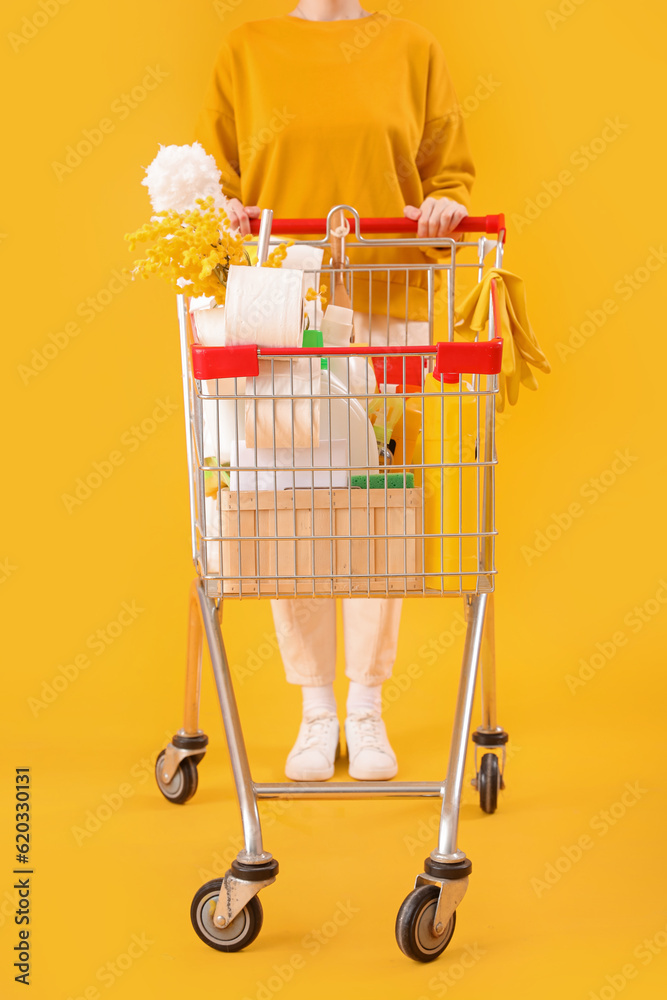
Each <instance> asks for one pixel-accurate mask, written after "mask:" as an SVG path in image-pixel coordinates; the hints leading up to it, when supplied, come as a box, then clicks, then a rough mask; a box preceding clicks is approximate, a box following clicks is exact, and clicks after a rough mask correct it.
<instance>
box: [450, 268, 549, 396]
mask: <svg viewBox="0 0 667 1000" xmlns="http://www.w3.org/2000/svg"><path fill="white" fill-rule="evenodd" d="M494 278H495V279H496V285H497V289H498V313H499V315H498V316H497V318H496V336H497V337H502V338H503V340H504V341H505V345H504V348H503V365H502V371H501V373H500V378H499V392H498V396H497V399H496V409H497V410H499V411H500V410H503V409H504V407H505V401H506V400H507V402H508V403H509V404H510V406H514V404H515V403H516V401H517V399H518V398H519V387H520V386H521V385H524V386H525V387H526V389H532V390H534V389H537V385H538V384H537V379H536V378H535V375H534V373H533V372H532V371H531V366H532V368H537V369H538V370H539V371H541V372H544V373H545V374H548V373H549V372H550V371H551V366H550V364H549V362H548V361H547V359H546V357H545V355H544V352H543V351H542V348H541V347H540V345H539V344H538V342H537V337H536V336H535V333H534V331H533V328H532V326H531V324H530V320H529V319H528V312H527V309H526V290H525V286H524V282H523V278H520V277H519V276H518V275H516V274H512V272H511V271H503V270H500V269H499V268H492V269H491V270H490V271H488V272H487V273H486V274H485V275H484V277H483V279H482V281H480V282H479V284H478V285H476V286H475V287H474V288H473V289H472V291H471V292H469V293H468V295H467V296H466V297H465V299H464V300H463V302H461V303H460V304H459V305H458V306H457V307H456V321H455V327H456V333H457V334H458V335H459V336H461V337H463V338H464V339H465V340H474V339H475V337H477V335H478V334H480V333H481V332H482V331H483V330H485V329H486V327H487V326H488V322H489V308H490V300H491V281H492V280H493V279H494Z"/></svg>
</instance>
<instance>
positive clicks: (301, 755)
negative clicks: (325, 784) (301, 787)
mask: <svg viewBox="0 0 667 1000" xmlns="http://www.w3.org/2000/svg"><path fill="white" fill-rule="evenodd" d="M339 737H340V726H339V725H338V718H337V717H336V715H335V714H334V713H333V712H327V711H319V712H311V713H309V714H308V715H305V716H304V717H303V722H302V723H301V728H300V729H299V735H298V736H297V738H296V743H295V744H294V746H293V747H292V749H291V750H290V752H289V754H288V756H287V762H286V764H285V774H286V775H287V777H288V778H290V779H291V780H292V781H326V780H327V778H331V777H333V773H334V763H335V761H336V758H337V757H338V754H339V752H340V741H339Z"/></svg>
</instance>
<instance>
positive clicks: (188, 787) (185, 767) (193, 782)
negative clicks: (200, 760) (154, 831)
mask: <svg viewBox="0 0 667 1000" xmlns="http://www.w3.org/2000/svg"><path fill="white" fill-rule="evenodd" d="M163 762H164V750H163V751H162V753H161V754H160V756H159V757H158V759H157V760H156V761H155V780H156V781H157V786H158V788H159V789H160V791H161V792H162V794H163V795H164V797H165V799H167V800H168V801H169V802H176V803H177V804H178V805H182V804H183V803H184V802H187V801H188V799H191V798H192V796H193V795H194V794H195V792H196V791H197V764H196V763H195V759H194V757H185V758H184V759H183V760H182V761H181V763H180V764H179V765H178V770H177V771H176V774H175V775H174V777H173V778H172V779H171V781H170V782H169V784H168V785H167V784H165V782H164V779H163V778H162V767H163Z"/></svg>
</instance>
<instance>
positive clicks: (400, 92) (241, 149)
mask: <svg viewBox="0 0 667 1000" xmlns="http://www.w3.org/2000/svg"><path fill="white" fill-rule="evenodd" d="M197 139H198V140H199V141H200V142H201V144H202V145H203V146H204V148H205V149H206V151H207V152H209V153H212V154H213V155H214V157H215V159H216V162H217V164H218V166H219V167H220V170H221V171H222V178H221V179H222V185H223V190H224V192H225V194H226V195H227V196H228V197H231V198H239V199H240V201H241V202H243V204H244V205H259V206H260V207H261V208H272V209H273V211H274V215H275V217H276V218H279V217H291V218H294V217H323V216H326V214H327V212H328V211H329V209H330V208H331V207H332V206H333V205H336V204H339V203H346V204H348V205H352V206H353V207H354V208H356V209H357V210H358V211H359V213H360V215H361V216H402V215H403V208H404V206H405V205H416V206H417V207H419V205H421V203H422V201H423V200H424V198H425V197H427V196H428V195H432V196H433V197H435V198H440V197H448V198H452V199H454V200H455V201H458V202H460V203H461V204H464V205H466V207H468V201H469V194H470V188H471V186H472V182H473V178H474V167H473V164H472V160H471V156H470V151H469V148H468V143H467V140H466V135H465V130H464V125H463V119H462V116H461V111H460V108H459V105H458V102H457V99H456V94H455V92H454V88H453V85H452V81H451V78H450V76H449V72H448V70H447V65H446V62H445V57H444V54H443V52H442V49H441V48H440V46H439V44H438V42H437V41H436V39H435V38H434V37H433V36H432V35H431V34H430V33H429V32H428V31H427V30H426V29H424V28H422V27H420V26H419V25H417V24H415V23H414V22H412V21H407V20H403V19H400V18H394V17H391V16H389V15H388V14H385V13H383V12H378V13H376V14H373V15H371V16H369V17H365V18H359V19H354V20H345V21H306V20H303V19H301V18H297V17H290V16H288V15H286V16H283V17H274V18H269V19H267V20H262V21H250V22H248V23H246V24H244V25H242V26H241V27H239V28H236V29H235V30H234V31H232V32H230V34H229V35H228V36H227V38H226V40H225V41H224V43H223V45H222V48H221V50H220V53H219V56H218V59H217V63H216V66H215V70H214V73H213V79H212V81H211V84H210V87H209V90H208V94H207V97H206V101H205V106H204V109H203V110H202V112H201V114H200V116H199V120H198V123H197ZM348 253H349V256H350V260H351V263H353V264H354V263H355V262H356V263H369V262H371V261H373V262H377V263H387V264H390V263H392V262H393V263H408V262H412V263H422V264H423V263H426V262H427V260H428V258H427V256H426V255H425V254H424V253H422V251H420V250H417V249H411V248H396V249H387V248H377V249H375V250H372V251H370V250H363V251H362V250H356V251H353V249H352V246H351V245H350V244H348ZM386 276H387V274H386V272H383V273H382V274H380V275H377V276H374V278H373V292H372V295H373V304H372V307H371V308H372V311H373V312H374V313H375V312H378V311H383V310H384V309H386V302H387V294H386V284H384V280H386ZM378 279H380V280H378ZM390 281H391V288H392V292H391V307H390V311H391V313H392V314H394V315H398V316H402V315H405V297H406V291H405V288H406V278H405V272H401V273H399V272H392V273H391V275H390ZM409 281H410V286H411V288H410V293H409V298H410V307H409V313H410V316H411V318H413V319H423V318H425V316H426V295H425V292H424V289H425V287H426V280H425V275H424V274H423V273H420V272H411V274H410V278H409ZM367 291H368V289H367V283H365V282H364V281H362V280H359V276H357V277H355V285H354V292H355V294H354V307H355V308H363V309H367V308H368V301H367V298H368V296H367ZM378 303H379V305H378Z"/></svg>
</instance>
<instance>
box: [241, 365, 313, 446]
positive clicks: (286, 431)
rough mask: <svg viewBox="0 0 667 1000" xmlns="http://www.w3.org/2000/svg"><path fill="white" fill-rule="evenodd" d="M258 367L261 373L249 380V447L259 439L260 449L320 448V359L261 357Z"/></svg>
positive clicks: (247, 407)
mask: <svg viewBox="0 0 667 1000" xmlns="http://www.w3.org/2000/svg"><path fill="white" fill-rule="evenodd" d="M258 365H259V374H258V375H256V376H255V378H248V379H246V390H245V441H246V444H247V445H248V447H249V448H252V447H253V445H254V443H255V440H256V441H257V447H258V448H273V447H276V448H310V446H311V445H312V446H313V447H314V448H317V447H318V446H319V443H320V400H319V399H318V396H319V392H320V371H321V369H320V365H319V363H318V361H317V358H308V357H297V358H291V359H285V360H282V359H276V358H274V359H271V360H269V359H268V358H260V360H259V362H258ZM271 397H275V398H271ZM283 397H284V398H283Z"/></svg>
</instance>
